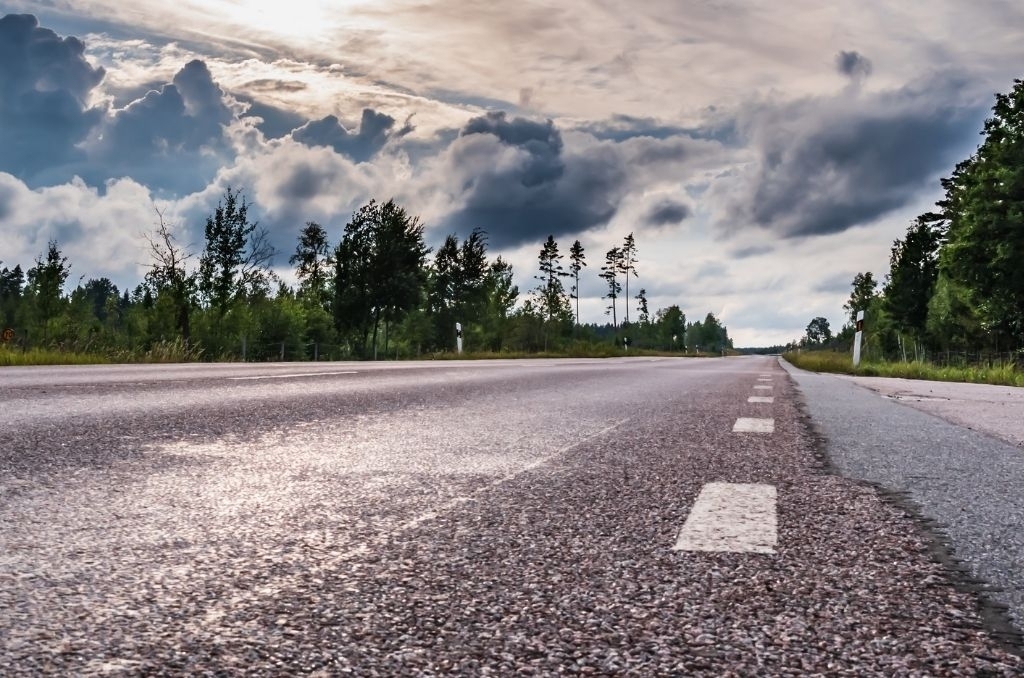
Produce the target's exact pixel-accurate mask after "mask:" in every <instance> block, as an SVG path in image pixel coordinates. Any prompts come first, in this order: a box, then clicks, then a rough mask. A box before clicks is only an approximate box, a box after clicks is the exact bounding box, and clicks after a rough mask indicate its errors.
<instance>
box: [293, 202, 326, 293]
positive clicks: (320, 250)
mask: <svg viewBox="0 0 1024 678" xmlns="http://www.w3.org/2000/svg"><path fill="white" fill-rule="evenodd" d="M288 263H289V264H292V265H293V266H295V267H296V269H295V275H296V277H297V278H298V279H299V292H298V297H299V298H300V299H305V300H308V301H309V302H310V303H312V304H313V305H315V306H318V307H319V308H322V309H324V310H328V309H330V297H331V294H330V286H331V267H332V266H333V263H334V262H333V259H332V258H331V246H330V244H329V243H328V241H327V231H326V230H324V227H323V226H321V225H320V224H318V223H316V222H315V221H307V222H306V226H305V227H304V228H303V229H302V231H301V232H300V233H299V242H298V244H297V245H296V246H295V254H293V255H292V256H291V257H289V258H288Z"/></svg>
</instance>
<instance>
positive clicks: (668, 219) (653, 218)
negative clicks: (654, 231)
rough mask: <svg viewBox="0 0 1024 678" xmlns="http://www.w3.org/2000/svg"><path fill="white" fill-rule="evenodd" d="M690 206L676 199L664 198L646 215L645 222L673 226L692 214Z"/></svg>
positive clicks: (652, 224)
mask: <svg viewBox="0 0 1024 678" xmlns="http://www.w3.org/2000/svg"><path fill="white" fill-rule="evenodd" d="M690 213H691V211H690V206H689V205H687V204H686V203H683V202H679V201H676V200H662V201H661V202H659V203H657V204H656V205H654V206H653V207H651V209H649V210H648V211H647V213H646V214H645V215H644V223H645V224H647V225H648V226H655V227H657V226H672V225H675V224H678V223H680V222H682V221H684V220H685V219H687V218H688V217H689V216H690Z"/></svg>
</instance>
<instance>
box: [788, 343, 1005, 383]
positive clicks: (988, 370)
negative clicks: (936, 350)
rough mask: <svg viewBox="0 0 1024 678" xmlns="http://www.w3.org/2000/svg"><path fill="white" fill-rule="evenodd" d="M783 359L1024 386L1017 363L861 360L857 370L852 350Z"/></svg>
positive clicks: (823, 367)
mask: <svg viewBox="0 0 1024 678" xmlns="http://www.w3.org/2000/svg"><path fill="white" fill-rule="evenodd" d="M783 358H785V359H786V360H788V361H789V362H790V363H792V364H793V365H795V366H797V367H799V368H801V369H804V370H810V371H811V372H835V373H839V374H856V375H858V376H862V377H900V378H903V379H929V380H932V381H962V382H967V383H972V384H997V385H1001V386H1024V372H1022V371H1021V370H1020V369H1018V368H1017V367H1016V366H1015V365H1003V366H1001V367H985V366H974V367H972V366H965V367H939V366H936V365H932V364H929V363H924V362H918V361H913V362H906V363H904V362H867V361H864V362H861V364H860V367H858V368H857V369H854V367H853V360H852V358H851V357H850V354H849V353H834V352H832V351H802V352H800V353H786V354H785V355H784V356H783Z"/></svg>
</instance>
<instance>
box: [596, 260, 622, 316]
mask: <svg viewBox="0 0 1024 678" xmlns="http://www.w3.org/2000/svg"><path fill="white" fill-rule="evenodd" d="M621 261H622V250H621V249H619V248H618V247H613V248H611V249H610V250H608V252H607V253H606V254H605V255H604V266H602V267H601V278H602V279H604V281H605V283H607V285H608V293H607V294H605V295H604V297H603V298H604V299H608V300H610V301H611V303H610V304H609V305H608V308H607V310H606V311H605V314H609V313H610V314H611V316H612V327H618V322H617V318H616V313H615V300H616V299H618V298H619V293H620V292H622V285H621V284H619V280H618V275H619V271H621V270H622V264H621Z"/></svg>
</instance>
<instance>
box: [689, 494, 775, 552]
mask: <svg viewBox="0 0 1024 678" xmlns="http://www.w3.org/2000/svg"><path fill="white" fill-rule="evenodd" d="M775 500H776V490H775V486H774V485H760V484H753V483H708V484H707V485H705V486H704V488H703V489H701V491H700V494H699V495H698V496H697V501H696V502H694V504H693V508H692V509H690V515H689V517H687V519H686V523H685V524H683V529H682V530H680V531H679V537H678V538H677V539H676V544H675V546H674V547H673V549H674V550H676V551H729V552H733V553H775V547H776V545H777V544H778V519H777V514H776V507H775V504H776V501H775Z"/></svg>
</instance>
